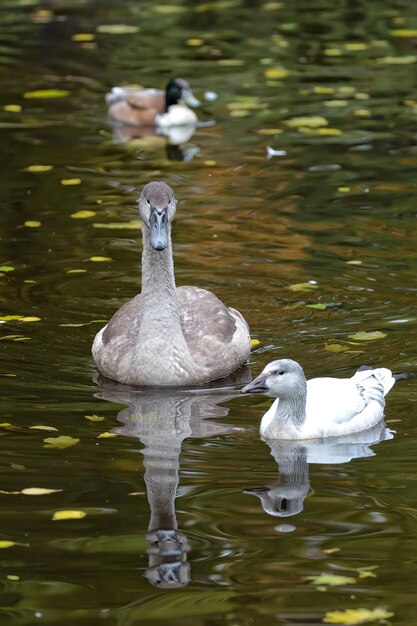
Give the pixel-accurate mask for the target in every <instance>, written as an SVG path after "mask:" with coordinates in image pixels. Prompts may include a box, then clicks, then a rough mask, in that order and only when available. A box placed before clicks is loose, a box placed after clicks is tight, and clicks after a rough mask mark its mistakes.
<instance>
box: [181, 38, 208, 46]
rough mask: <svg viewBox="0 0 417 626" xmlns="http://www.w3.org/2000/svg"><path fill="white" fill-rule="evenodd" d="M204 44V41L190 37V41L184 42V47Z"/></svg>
mask: <svg viewBox="0 0 417 626" xmlns="http://www.w3.org/2000/svg"><path fill="white" fill-rule="evenodd" d="M203 44H204V39H198V37H192V38H191V39H186V40H185V45H186V46H195V47H198V46H202V45H203Z"/></svg>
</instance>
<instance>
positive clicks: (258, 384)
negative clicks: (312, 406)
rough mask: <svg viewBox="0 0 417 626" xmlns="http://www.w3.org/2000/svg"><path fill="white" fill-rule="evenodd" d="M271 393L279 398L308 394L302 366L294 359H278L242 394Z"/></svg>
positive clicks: (245, 388)
mask: <svg viewBox="0 0 417 626" xmlns="http://www.w3.org/2000/svg"><path fill="white" fill-rule="evenodd" d="M256 392H264V393H269V394H271V395H273V396H275V397H277V398H283V399H284V398H291V397H293V396H299V395H300V394H305V393H306V378H305V376H304V371H303V368H302V367H301V365H299V364H298V363H297V361H293V360H292V359H278V360H277V361H272V362H271V363H268V365H267V366H266V367H265V368H264V370H263V371H262V372H261V373H260V374H259V376H257V377H256V378H255V379H254V380H253V381H252V382H251V383H249V385H246V387H243V389H242V393H256Z"/></svg>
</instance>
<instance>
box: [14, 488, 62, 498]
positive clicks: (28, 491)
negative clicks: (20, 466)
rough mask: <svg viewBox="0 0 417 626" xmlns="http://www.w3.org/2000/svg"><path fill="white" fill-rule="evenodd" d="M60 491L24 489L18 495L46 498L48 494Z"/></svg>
mask: <svg viewBox="0 0 417 626" xmlns="http://www.w3.org/2000/svg"><path fill="white" fill-rule="evenodd" d="M59 491H62V489H45V488H43V487H26V488H25V489H22V491H21V492H20V493H23V495H25V496H48V495H49V494H50V493H58V492H59Z"/></svg>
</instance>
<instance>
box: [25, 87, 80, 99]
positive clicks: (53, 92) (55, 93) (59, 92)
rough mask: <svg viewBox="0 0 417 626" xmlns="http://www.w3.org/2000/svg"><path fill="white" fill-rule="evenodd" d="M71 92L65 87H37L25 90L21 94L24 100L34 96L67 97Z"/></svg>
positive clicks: (34, 97)
mask: <svg viewBox="0 0 417 626" xmlns="http://www.w3.org/2000/svg"><path fill="white" fill-rule="evenodd" d="M69 95H71V92H70V91H68V90H67V89H37V90H36V91H27V92H26V93H24V94H23V97H24V98H26V100H32V99H36V98H67V97H68V96H69Z"/></svg>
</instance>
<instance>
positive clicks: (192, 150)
mask: <svg viewBox="0 0 417 626" xmlns="http://www.w3.org/2000/svg"><path fill="white" fill-rule="evenodd" d="M109 25H110V26H113V32H108V31H109V28H108V26H109ZM114 25H125V26H126V25H127V26H130V27H134V28H133V29H132V28H131V30H133V31H134V32H122V33H121V34H116V33H115V32H114ZM103 26H105V27H107V29H106V28H104V31H106V30H107V32H102V31H103ZM416 29H417V9H416V7H415V5H414V3H412V2H402V3H400V2H394V1H393V0H392V1H385V2H372V1H368V2H360V1H358V2H351V3H334V2H329V1H327V0H322V1H321V2H319V1H318V0H314V1H313V2H310V3H307V2H305V3H302V2H291V3H288V4H287V3H285V2H265V3H256V2H244V1H243V0H242V1H240V0H226V1H224V0H220V1H217V2H216V1H215V2H207V3H198V2H188V3H185V2H184V3H183V4H181V3H168V2H166V3H161V4H156V3H151V2H133V1H132V0H131V1H129V2H123V3H119V2H116V1H115V0H107V1H105V0H102V1H99V0H97V1H96V2H93V1H88V0H86V1H84V2H82V1H77V2H66V1H65V0H56V1H52V0H51V1H49V2H45V3H39V2H37V1H36V0H34V1H33V0H21V1H20V2H11V1H5V0H2V2H1V3H0V129H1V134H2V140H1V143H0V154H1V164H2V165H1V169H0V202H1V210H0V229H1V239H0V266H2V267H3V269H4V266H6V270H5V271H3V272H1V269H0V272H1V274H2V275H1V276H0V317H2V321H3V322H4V323H3V324H1V331H0V349H1V355H2V359H1V363H0V374H1V386H2V391H3V393H2V399H1V414H0V422H1V424H0V434H1V437H0V445H1V454H0V459H1V468H2V472H1V485H0V488H1V490H2V491H1V493H0V502H1V509H0V510H1V515H0V542H5V541H9V542H15V545H10V544H4V543H0V547H1V549H0V565H1V568H0V581H1V585H0V587H1V592H0V607H1V608H0V623H1V625H2V626H3V625H4V626H9V625H13V626H29V625H30V626H31V625H32V624H37V623H40V624H42V623H43V624H50V625H51V626H56V625H57V624H60V625H62V626H73V625H74V624H80V625H82V626H95V625H96V624H99V623H100V624H101V623H103V624H109V625H110V626H113V625H114V626H116V625H117V626H134V625H136V624H150V623H160V624H170V625H174V626H176V625H178V626H179V625H181V626H183V625H190V626H191V625H192V626H194V625H198V626H199V625H201V626H202V625H204V626H215V625H216V626H217V625H220V624H221V625H223V624H224V625H228V626H249V625H256V626H261V625H264V624H281V625H284V624H293V625H301V624H302V625H304V626H305V625H312V624H320V623H322V620H323V618H324V616H325V614H326V613H327V612H329V611H334V610H339V611H343V610H345V609H359V608H367V609H370V610H373V609H376V608H378V607H379V608H381V609H383V610H385V611H387V612H389V613H394V616H393V617H391V621H392V623H395V624H399V625H401V626H404V625H415V624H416V623H417V621H416V620H417V618H416V608H415V607H416V600H415V597H416V595H415V589H416V579H417V565H416V563H417V508H416V501H417V473H416V470H415V450H416V447H417V427H416V426H415V420H416V417H417V411H416V400H417V393H416V387H415V380H416V366H415V362H416V340H415V329H416V313H415V298H416V291H417V283H416V270H417V252H416V250H417V235H416V232H417V231H416V228H415V226H416V216H417V208H416V207H417V203H416V191H417V182H416V181H417V179H416V168H417V143H416V128H417V126H416V121H417V87H416V67H417V65H416V63H417V53H416V46H417V30H416ZM119 30H120V29H119ZM121 30H122V31H123V30H126V29H121ZM100 31H101V32H100ZM110 31H112V28H110ZM80 34H82V35H90V37H85V36H84V37H81V41H80V37H77V35H80ZM74 35H75V36H76V37H75V40H74ZM77 39H78V40H77ZM172 75H182V76H184V77H185V78H187V79H189V80H190V82H191V84H192V86H193V88H194V92H195V94H196V95H197V96H198V97H200V98H203V94H204V92H205V91H214V92H216V93H217V94H218V95H219V98H218V100H216V101H215V102H208V101H206V102H205V104H204V106H203V109H202V110H200V112H199V116H200V119H201V120H202V121H210V120H216V124H215V125H213V126H207V127H202V128H199V129H197V131H196V133H195V134H194V136H193V137H192V138H191V139H190V141H189V142H188V144H187V145H186V146H184V147H183V148H178V147H175V146H174V147H173V146H167V145H166V143H164V141H163V140H161V138H159V139H155V138H147V139H143V138H142V139H140V138H135V140H134V141H130V142H127V143H126V142H123V141H121V139H126V138H127V137H126V135H124V137H119V138H117V137H115V138H114V139H113V137H112V129H111V128H110V127H109V126H108V125H107V122H106V111H105V106H104V100H103V94H104V93H105V92H106V91H107V90H108V89H109V87H111V86H112V85H114V84H118V83H119V84H120V83H138V82H139V83H142V84H144V85H153V86H163V85H164V84H165V83H166V82H167V79H169V78H170V77H171V76H172ZM39 89H42V90H43V89H47V90H66V91H68V94H66V95H65V94H64V96H65V97H61V98H56V97H55V98H53V97H47V98H34V99H31V98H27V97H24V94H25V93H27V92H31V91H34V90H39ZM50 95H51V94H49V96H50ZM52 95H55V96H56V95H57V94H56V92H55V93H54V94H52ZM61 95H62V94H61ZM10 105H14V106H12V107H10ZM5 107H6V108H5ZM297 117H302V118H305V117H307V118H309V119H307V120H298V121H297V120H295V121H294V118H297ZM311 118H315V119H313V120H312V119H311ZM317 118H318V119H317ZM267 145H271V146H272V147H273V148H275V149H278V150H284V151H286V153H287V154H286V155H282V156H275V157H273V158H271V159H267V158H266V146H267ZM181 159H183V160H181ZM33 165H45V166H52V167H50V168H46V170H45V171H42V172H39V171H27V168H29V167H30V166H33ZM68 179H70V180H71V181H72V182H73V183H74V179H75V182H76V183H77V184H71V185H68V184H65V185H63V184H62V182H61V181H62V180H64V181H68ZM154 179H163V180H166V181H167V182H168V183H169V184H170V185H171V186H172V187H173V188H174V190H175V193H176V195H177V197H178V198H179V200H180V203H179V208H178V212H177V218H176V222H175V224H174V242H175V262H176V276H177V282H178V284H197V285H200V286H202V287H205V288H208V289H212V290H213V291H215V292H216V294H217V295H218V296H219V297H220V298H221V299H222V300H224V301H225V302H227V303H228V304H230V305H232V306H234V307H236V308H238V309H239V310H240V311H241V312H242V313H243V314H244V315H245V317H246V319H247V320H248V321H249V323H250V325H251V328H252V335H253V337H254V338H256V339H258V340H259V342H260V343H259V344H257V345H256V346H255V347H254V349H253V353H252V357H251V364H250V365H251V369H252V373H257V372H258V371H259V370H260V369H261V368H262V367H263V366H264V365H265V364H266V363H267V362H268V361H270V360H272V359H273V358H277V357H278V356H289V357H292V358H295V359H297V360H300V361H301V362H302V364H303V365H304V368H305V371H306V373H307V375H308V376H309V377H312V376H318V375H331V374H332V373H334V374H336V375H341V376H344V375H350V374H352V373H353V371H354V370H355V369H356V368H357V367H358V366H359V365H360V364H361V363H368V364H371V365H375V366H377V365H381V364H384V365H387V366H389V367H391V368H392V369H393V370H394V371H395V372H396V373H397V374H401V378H400V380H399V381H398V383H397V385H396V386H395V387H394V389H393V390H392V392H391V393H390V395H389V398H388V403H387V411H386V417H387V422H388V426H390V427H391V428H394V429H395V430H396V434H395V437H394V438H391V439H389V440H386V441H383V442H381V443H379V444H377V445H374V446H373V451H374V453H375V455H374V456H371V455H370V448H369V447H368V446H367V445H366V444H367V443H370V441H369V440H367V441H359V442H357V441H356V442H355V441H351V442H349V443H348V444H345V445H344V446H343V447H341V448H338V450H337V451H335V450H329V449H328V448H323V447H321V448H320V447H319V446H316V447H314V445H313V444H310V447H301V446H298V447H297V446H288V447H285V446H284V447H280V446H279V445H278V444H277V446H276V447H275V448H274V449H273V450H271V449H270V448H269V447H268V445H267V444H266V443H264V442H262V441H261V440H260V439H259V434H258V425H259V418H260V416H261V415H262V413H263V412H264V411H265V409H266V408H267V407H268V406H269V404H270V402H271V400H270V399H268V398H264V397H240V396H239V395H238V390H239V386H233V385H229V386H226V384H223V385H219V386H218V387H217V389H214V390H213V389H212V390H205V391H200V392H199V393H196V392H195V391H194V392H192V393H191V392H186V391H182V392H175V393H174V392H173V393H165V392H164V393H161V392H158V391H156V392H153V393H138V392H136V393H135V392H129V391H126V390H123V389H120V388H117V386H115V385H109V386H107V387H100V386H98V385H97V384H96V382H95V379H94V368H93V365H92V360H91V357H90V346H91V343H92V340H93V337H94V334H95V333H96V332H97V330H98V329H99V328H100V327H101V326H102V325H103V320H107V319H108V318H109V317H110V316H111V315H112V313H113V312H114V311H115V310H116V309H117V308H118V307H119V306H120V305H121V304H122V303H123V302H124V301H125V300H127V299H128V298H130V297H132V296H133V295H135V294H136V293H137V292H138V290H139V289H140V265H139V259H140V232H139V231H138V230H135V229H125V228H120V224H121V223H125V222H130V221H131V220H134V219H137V213H136V209H135V202H136V198H137V197H138V195H139V193H140V190H141V188H142V186H143V185H144V184H145V183H146V182H148V181H150V180H154ZM78 211H91V212H94V215H92V214H91V215H90V217H86V216H85V214H81V215H82V217H81V218H80V217H77V216H76V217H73V215H74V214H76V213H77V212H78ZM28 222H29V225H27V223H28ZM25 223H26V225H25ZM111 224H113V226H110V225H111ZM114 224H116V226H117V227H114ZM97 225H98V226H97ZM103 225H105V226H107V228H106V227H103ZM109 226H110V227H109ZM95 256H99V257H107V258H108V260H101V261H99V262H93V261H91V260H90V258H91V257H95ZM10 268H12V269H10ZM71 270H82V271H80V272H72V271H71ZM308 281H315V283H314V287H315V288H312V289H310V290H303V291H294V290H292V289H290V286H291V285H298V284H300V283H307V282H308ZM317 304H318V305H322V306H320V307H318V308H317V307H316V308H311V307H310V306H308V305H317ZM7 316H21V317H22V316H23V317H24V318H25V317H26V318H29V321H20V320H18V319H11V320H10V319H7ZM5 317H6V319H5ZM30 318H39V319H38V320H35V321H34V320H31V319H30ZM359 332H365V333H369V332H377V333H378V334H377V335H374V336H371V337H369V335H368V336H366V335H365V336H363V335H362V336H360V337H361V338H359V339H358V338H352V337H350V336H351V335H355V334H356V333H359ZM363 337H365V338H366V339H367V340H364V338H363ZM370 339H371V340H370ZM219 387H220V388H219ZM126 405H128V408H126ZM86 416H99V417H100V418H103V419H102V420H101V421H91V420H89V419H88V418H86ZM33 426H48V427H53V428H55V429H57V430H54V431H46V430H39V429H33V428H32V427H33ZM108 432H110V433H112V434H118V436H116V437H100V438H99V435H101V434H103V433H108ZM58 436H67V437H72V438H74V439H75V440H78V441H72V442H71V443H73V445H72V446H71V447H66V448H56V447H49V448H48V447H45V446H46V445H47V444H45V442H44V439H46V438H49V437H58ZM381 437H382V434H381V433H377V434H376V435H375V437H374V439H372V441H377V440H379V439H380V438H381ZM271 452H272V455H271ZM335 454H336V455H337V458H335ZM349 459H351V460H350V461H349V462H347V461H348V460H349ZM336 460H339V463H337V462H334V461H336ZM331 461H333V462H331ZM340 461H343V462H340ZM277 463H279V465H280V475H279V472H278V465H277ZM294 477H296V480H295V482H294ZM31 487H38V488H44V489H56V490H61V491H57V492H54V493H50V494H47V495H37V496H34V495H27V494H25V493H21V492H22V490H23V489H27V488H31ZM260 487H262V488H264V489H259V488H260ZM254 488H257V489H258V490H257V493H258V495H259V496H260V497H261V498H263V499H260V498H258V497H255V496H254V495H253V493H248V491H249V490H251V489H252V490H253V489H254ZM5 492H18V493H5ZM132 494H133V495H132ZM175 496H176V499H175ZM174 499H175V500H174ZM262 504H264V506H265V509H266V510H264V508H263V506H262ZM60 510H72V511H74V510H75V511H81V512H83V513H86V516H85V517H83V518H81V519H73V520H67V521H65V520H61V521H53V520H52V516H53V514H54V513H55V512H56V511H60ZM268 510H269V513H268V512H267V511H268ZM272 512H275V513H278V512H280V513H281V514H280V515H271V513H272ZM161 528H162V529H164V530H166V531H167V532H166V533H165V534H161V533H159V535H158V534H157V533H156V531H157V530H158V529H161ZM168 531H169V532H168ZM7 545H9V547H5V546H7ZM366 568H373V569H366ZM364 572H367V573H365V574H364ZM320 574H333V575H338V576H346V577H349V579H350V580H349V581H345V582H344V584H342V585H340V586H334V587H332V586H328V587H327V588H326V586H325V585H324V587H325V589H324V590H323V585H322V584H321V585H316V584H314V583H313V582H312V581H309V580H308V577H309V576H318V575H320ZM337 580H338V582H341V581H340V579H337ZM158 581H159V582H158ZM161 581H162V582H161ZM164 581H165V584H164ZM317 586H319V589H318V588H317ZM166 587H168V588H166Z"/></svg>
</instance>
